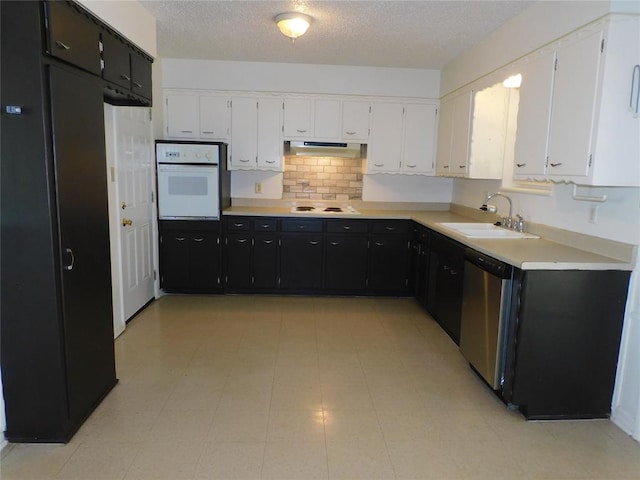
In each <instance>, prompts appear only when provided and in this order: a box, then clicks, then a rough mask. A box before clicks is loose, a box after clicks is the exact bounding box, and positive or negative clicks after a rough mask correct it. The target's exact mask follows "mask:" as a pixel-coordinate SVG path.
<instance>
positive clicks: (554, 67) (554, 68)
mask: <svg viewBox="0 0 640 480" xmlns="http://www.w3.org/2000/svg"><path fill="white" fill-rule="evenodd" d="M553 70H554V71H557V70H558V59H557V58H556V59H555V61H554V62H553Z"/></svg>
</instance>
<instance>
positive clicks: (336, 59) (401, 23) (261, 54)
mask: <svg viewBox="0 0 640 480" xmlns="http://www.w3.org/2000/svg"><path fill="white" fill-rule="evenodd" d="M532 3H534V2H532V1H518V0H511V1H419V0H414V1H303V0H296V1H280V0H274V1H242V0H232V1H217V0H212V1H188V0H182V1H165V0H148V1H142V4H143V5H144V7H145V8H147V10H149V12H150V13H151V14H152V15H153V16H155V17H156V19H157V22H158V23H157V25H158V54H159V56H160V57H163V58H194V59H211V60H234V61H254V62H283V63H311V64H326V65H360V66H375V67H397V68H427V69H440V68H441V67H442V66H443V65H445V64H446V63H447V62H449V61H450V60H451V59H453V58H455V57H456V56H457V55H458V54H460V53H461V52H463V51H465V50H466V49H468V48H469V47H471V46H472V45H474V44H476V43H477V42H478V41H480V40H482V39H483V38H485V37H486V36H487V35H489V34H490V33H491V32H492V31H493V30H495V29H496V28H498V27H500V26H501V25H502V24H504V23H505V22H507V21H508V20H509V19H510V18H512V17H514V16H515V15H517V14H519V13H520V12H522V11H523V10H525V9H526V8H527V7H528V6H530V5H531V4H532ZM289 11H302V12H304V13H306V14H308V15H311V17H313V22H312V24H311V27H310V28H309V30H308V31H307V33H306V34H305V35H304V36H303V37H301V38H299V39H298V40H297V41H296V43H295V44H294V45H292V44H291V41H290V40H289V39H287V38H286V37H284V36H283V35H282V34H281V33H280V32H279V30H278V28H277V27H276V25H275V23H274V22H273V17H274V16H275V15H277V14H278V13H283V12H289Z"/></svg>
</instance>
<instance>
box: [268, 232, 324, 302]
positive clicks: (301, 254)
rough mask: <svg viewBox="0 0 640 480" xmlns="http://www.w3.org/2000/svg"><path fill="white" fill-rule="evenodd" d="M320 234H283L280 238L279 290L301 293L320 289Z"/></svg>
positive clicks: (321, 260)
mask: <svg viewBox="0 0 640 480" xmlns="http://www.w3.org/2000/svg"><path fill="white" fill-rule="evenodd" d="M323 264H324V257H323V242H322V234H306V233H300V234H294V233H290V234H283V235H282V236H281V238H280V285H279V286H280V288H282V289H287V290H298V291H301V292H310V291H317V290H320V289H321V288H322V271H323V269H322V267H323Z"/></svg>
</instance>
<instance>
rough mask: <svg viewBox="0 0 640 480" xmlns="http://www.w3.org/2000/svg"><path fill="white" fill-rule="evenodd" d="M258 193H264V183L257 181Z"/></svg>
mask: <svg viewBox="0 0 640 480" xmlns="http://www.w3.org/2000/svg"><path fill="white" fill-rule="evenodd" d="M256 193H262V183H260V182H256Z"/></svg>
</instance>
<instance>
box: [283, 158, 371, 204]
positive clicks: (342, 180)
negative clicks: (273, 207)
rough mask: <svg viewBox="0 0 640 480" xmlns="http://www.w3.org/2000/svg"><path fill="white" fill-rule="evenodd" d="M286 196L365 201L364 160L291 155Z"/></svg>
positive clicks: (286, 169)
mask: <svg viewBox="0 0 640 480" xmlns="http://www.w3.org/2000/svg"><path fill="white" fill-rule="evenodd" d="M282 187H283V188H282V198H292V199H296V198H300V199H308V200H343V201H347V200H362V159H360V158H338V157H303V156H287V157H285V158H284V177H283V184H282Z"/></svg>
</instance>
